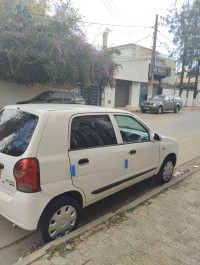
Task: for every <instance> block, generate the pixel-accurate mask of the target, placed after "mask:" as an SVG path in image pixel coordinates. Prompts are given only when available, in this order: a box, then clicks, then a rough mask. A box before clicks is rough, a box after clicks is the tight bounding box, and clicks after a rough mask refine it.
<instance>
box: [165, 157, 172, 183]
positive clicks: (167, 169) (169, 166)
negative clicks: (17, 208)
mask: <svg viewBox="0 0 200 265" xmlns="http://www.w3.org/2000/svg"><path fill="white" fill-rule="evenodd" d="M173 168H174V165H173V163H172V162H171V161H168V162H167V163H166V165H165V166H164V168H163V180H164V181H168V180H169V179H170V178H171V176H172V173H173Z"/></svg>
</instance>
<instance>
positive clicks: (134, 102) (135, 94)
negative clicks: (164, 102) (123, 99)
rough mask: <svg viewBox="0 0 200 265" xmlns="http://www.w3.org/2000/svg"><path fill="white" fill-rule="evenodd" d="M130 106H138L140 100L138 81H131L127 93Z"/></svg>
mask: <svg viewBox="0 0 200 265" xmlns="http://www.w3.org/2000/svg"><path fill="white" fill-rule="evenodd" d="M129 99H130V106H131V107H138V106H139V101H140V83H136V82H132V86H131V87H130V93H129Z"/></svg>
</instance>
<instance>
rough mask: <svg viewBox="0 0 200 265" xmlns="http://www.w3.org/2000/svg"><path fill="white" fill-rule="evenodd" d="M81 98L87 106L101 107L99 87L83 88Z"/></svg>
mask: <svg viewBox="0 0 200 265" xmlns="http://www.w3.org/2000/svg"><path fill="white" fill-rule="evenodd" d="M81 96H82V97H83V98H84V99H85V104H87V105H96V106H100V105H101V89H100V87H98V86H90V87H86V88H81Z"/></svg>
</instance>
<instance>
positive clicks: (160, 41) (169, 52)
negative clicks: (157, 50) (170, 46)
mask: <svg viewBox="0 0 200 265" xmlns="http://www.w3.org/2000/svg"><path fill="white" fill-rule="evenodd" d="M157 40H158V41H159V39H158V38H157ZM159 43H160V44H161V45H162V46H163V48H164V49H165V50H166V51H167V52H168V53H170V51H168V50H167V48H166V47H165V46H164V45H163V43H162V42H161V41H159Z"/></svg>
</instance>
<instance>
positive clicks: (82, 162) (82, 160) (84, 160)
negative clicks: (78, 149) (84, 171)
mask: <svg viewBox="0 0 200 265" xmlns="http://www.w3.org/2000/svg"><path fill="white" fill-rule="evenodd" d="M87 163H89V159H88V158H83V159H80V160H79V161H78V164H79V165H82V164H87Z"/></svg>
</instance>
